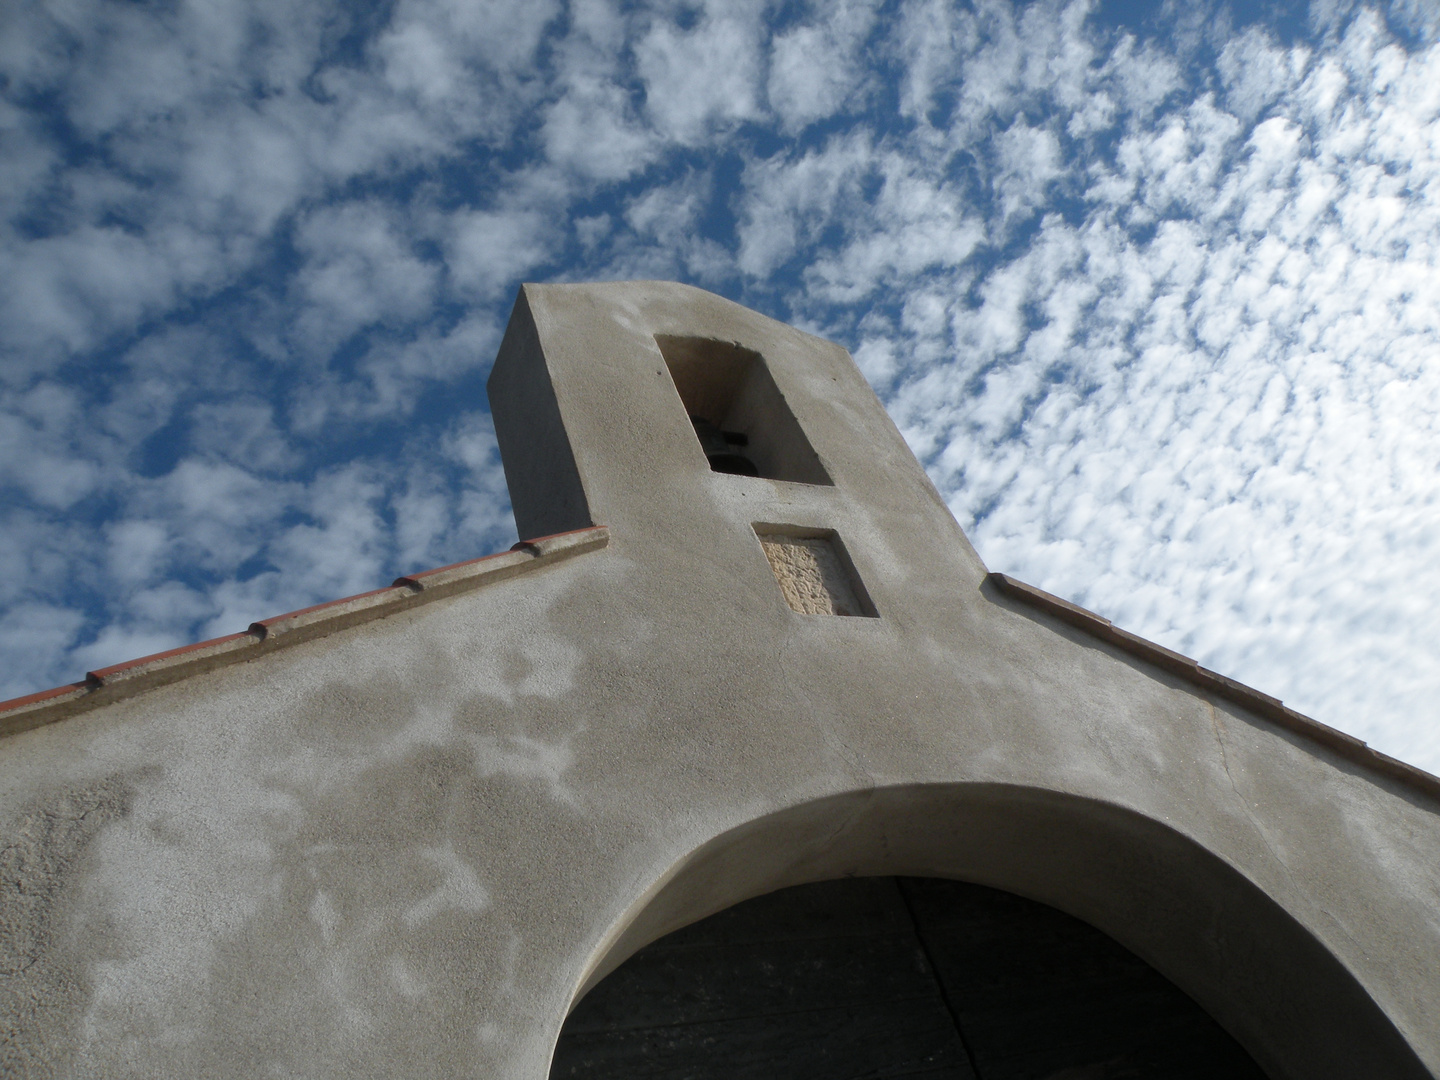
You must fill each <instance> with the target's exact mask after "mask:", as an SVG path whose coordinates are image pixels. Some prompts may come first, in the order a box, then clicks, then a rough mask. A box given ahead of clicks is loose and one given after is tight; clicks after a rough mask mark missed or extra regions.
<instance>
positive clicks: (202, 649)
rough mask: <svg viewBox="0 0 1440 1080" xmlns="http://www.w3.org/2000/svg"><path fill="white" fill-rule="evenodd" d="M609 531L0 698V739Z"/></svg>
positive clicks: (504, 574)
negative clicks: (63, 684) (58, 684)
mask: <svg viewBox="0 0 1440 1080" xmlns="http://www.w3.org/2000/svg"><path fill="white" fill-rule="evenodd" d="M609 543H610V530H609V529H607V528H606V527H605V526H603V525H595V526H591V527H589V528H585V529H576V530H574V531H572V532H564V533H556V534H554V535H552V536H541V537H537V538H535V539H533V540H522V541H520V542H519V543H518V544H516V545H515V546H514V547H512V548H511V549H510V550H509V551H502V552H499V553H498V554H494V555H484V556H481V557H480V558H478V559H469V560H466V561H465V562H458V563H452V564H451V565H449V566H441V567H437V568H435V569H433V570H421V571H418V572H416V573H414V574H407V575H405V576H404V577H399V578H396V579H395V582H394V584H392V585H390V586H389V587H388V588H384V589H375V590H374V591H372V592H367V593H360V594H358V595H356V596H346V597H341V598H340V599H339V600H331V601H329V602H327V603H324V604H316V605H314V606H313V607H308V608H302V609H300V610H299V611H292V612H288V613H287V614H284V615H276V616H274V617H272V618H269V619H262V620H260V621H258V622H253V623H251V624H250V626H249V627H248V628H247V629H246V630H243V631H241V632H240V633H238V634H228V635H226V636H224V637H218V638H211V639H209V640H208V641H198V642H195V643H194V644H193V645H182V646H180V647H179V648H177V649H168V650H166V651H165V652H158V653H153V654H151V655H150V656H142V657H140V658H139V659H137V660H128V661H126V662H124V663H120V664H114V665H111V666H110V667H105V668H98V669H96V670H95V671H89V672H86V673H85V678H84V680H83V681H82V682H77V683H70V684H68V685H66V686H57V687H55V688H53V689H50V690H41V691H38V692H37V693H33V694H25V695H23V696H21V697H17V698H11V699H10V700H9V701H0V739H3V738H6V737H7V736H10V735H18V734H19V733H20V732H22V731H30V730H32V729H33V728H37V727H43V726H45V725H46V724H51V723H54V722H55V721H57V720H63V719H65V718H67V717H70V716H74V715H75V714H77V713H81V712H89V711H90V710H92V709H97V708H100V707H102V706H105V705H109V704H111V703H112V702H117V701H123V700H124V699H126V698H129V697H133V696H135V695H136V694H140V693H144V692H145V691H147V690H151V689H153V688H155V687H158V686H167V685H169V684H170V683H174V682H179V681H180V680H181V679H186V678H189V677H190V676H192V675H199V674H202V673H203V672H206V671H213V670H215V669H216V668H221V667H229V666H230V665H232V664H240V663H245V662H246V661H249V660H254V659H257V658H258V657H261V656H265V655H268V654H269V653H272V652H274V651H275V650H277V649H283V648H288V647H289V646H291V645H298V644H300V643H301V642H305V641H311V640H313V639H315V638H319V637H325V636H327V635H329V634H333V633H335V632H337V631H339V630H344V629H347V628H348V627H351V626H358V625H360V624H362V623H367V622H372V621H374V620H375V619H383V618H385V617H386V616H388V615H394V614H397V613H398V612H401V611H408V610H410V609H411V608H414V607H419V606H421V605H422V604H427V603H429V602H431V601H433V600H442V599H444V598H446V597H450V596H456V595H458V594H460V593H465V592H470V591H472V590H474V589H478V588H480V587H481V586H484V585H491V584H494V583H496V582H500V581H504V580H506V579H508V578H512V577H518V576H519V575H521V574H524V573H528V572H529V571H531V570H534V569H538V568H540V567H542V566H549V565H551V564H553V563H557V562H563V561H565V560H566V559H569V558H571V557H573V556H576V555H582V554H584V553H586V552H588V551H598V550H600V549H601V548H604V547H607V546H609Z"/></svg>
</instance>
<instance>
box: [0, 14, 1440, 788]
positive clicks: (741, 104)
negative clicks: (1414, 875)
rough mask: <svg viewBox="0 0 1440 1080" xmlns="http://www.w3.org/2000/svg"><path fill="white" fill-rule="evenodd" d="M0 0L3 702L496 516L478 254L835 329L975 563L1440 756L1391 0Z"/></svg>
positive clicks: (488, 540) (455, 547) (1424, 358)
mask: <svg viewBox="0 0 1440 1080" xmlns="http://www.w3.org/2000/svg"><path fill="white" fill-rule="evenodd" d="M1135 7H1136V6H1135V5H1116V6H1114V7H1112V6H1111V5H1108V4H1105V3H1082V2H1073V3H1064V2H1047V0H1037V2H1034V3H1029V4H1023V5H1011V4H1009V3H1004V2H1000V0H988V2H987V0H982V2H977V3H972V4H960V3H946V2H939V0H886V2H883V3H878V2H877V3H866V2H860V0H845V2H840V3H834V4H825V5H814V6H810V5H806V4H803V3H785V4H778V3H764V2H760V0H753V2H752V0H738V2H737V0H730V2H726V3H656V4H651V5H636V4H623V5H621V4H612V3H607V2H603V0H572V2H569V3H562V2H560V0H555V2H551V3H546V2H543V0H541V2H537V0H522V2H512V0H489V2H485V0H424V2H422V0H397V2H395V3H391V4H381V5H373V6H366V7H363V8H362V7H361V6H359V5H347V4H328V3H321V2H315V3H305V2H301V3H294V2H285V3H279V2H272V0H253V2H251V3H247V4H240V3H228V4H227V3H212V4H184V3H178V4H171V5H165V6H160V7H149V6H137V5H131V4H120V3H96V2H92V0H74V2H72V3H68V4H64V5H58V4H39V3H26V2H24V0H20V2H17V3H12V4H8V5H5V7H4V9H3V12H0V20H3V23H0V72H3V75H0V77H3V90H4V99H3V103H0V205H3V210H4V225H3V232H0V280H3V281H4V282H5V288H4V289H3V290H0V349H3V362H0V385H3V388H4V401H3V411H0V485H3V486H0V492H3V494H0V530H3V536H0V604H3V613H0V656H3V658H4V659H3V667H0V694H19V693H23V692H26V691H29V690H32V689H36V688H39V687H41V686H45V685H50V684H53V683H56V682H60V681H67V680H69V679H73V678H75V677H76V676H78V674H79V672H80V671H82V670H84V669H85V668H86V667H93V666H96V665H99V664H104V663H108V662H114V661H117V660H121V659H125V658H127V657H130V656H135V655H139V654H141V653H145V652H149V651H153V650H155V649H159V648H164V647H167V646H171V645H175V644H179V643H182V642H184V641H186V640H190V639H194V638H196V637H199V636H205V635H210V634H215V633H223V632H229V631H232V630H234V629H237V628H239V627H240V626H243V625H245V624H246V623H247V622H248V621H250V620H251V619H254V618H258V617H263V616H266V615H270V614H274V613H276V612H279V611H282V610H288V609H292V608H296V607H300V606H302V605H304V604H307V603H312V602H316V601H319V600H323V599H327V598H330V597H334V596H338V595H342V594H344V593H348V592H355V591H360V590H363V589H366V588H370V587H373V586H375V585H376V584H377V583H380V582H383V581H385V580H388V579H389V578H390V577H392V576H394V575H396V574H399V573H403V572H406V571H409V570H413V569H416V568H418V567H422V566H425V565H435V564H439V563H443V562H447V561H451V560H454V559H460V558H465V557H467V556H472V555H478V554H483V553H485V552H487V551H491V550H496V549H498V548H500V547H503V546H505V545H506V544H508V543H509V542H511V540H513V536H512V534H511V528H512V526H511V524H510V521H509V517H508V507H507V505H506V502H505V491H504V483H503V478H502V477H501V474H500V471H499V462H498V458H497V455H496V451H495V443H494V438H493V435H492V434H491V430H490V426H489V418H488V416H487V414H486V412H485V403H484V394H483V381H484V376H485V374H486V370H487V368H488V365H489V363H490V361H491V360H492V359H493V357H494V351H495V348H496V346H497V344H498V340H499V333H500V330H501V328H502V326H503V320H504V318H505V315H506V313H507V311H508V306H509V303H510V301H511V300H512V298H513V295H514V291H515V287H516V285H517V284H518V282H519V281H520V280H523V279H527V278H528V279H538V280H581V279H598V278H623V277H639V276H650V277H667V278H679V279H682V280H687V281H692V282H694V283H696V284H698V285H701V286H703V287H706V288H710V289H713V290H716V291H719V292H721V293H724V294H726V295H728V296H731V297H733V298H735V299H737V300H739V301H741V302H743V303H746V304H749V305H751V306H755V307H758V308H760V309H762V310H765V311H767V312H769V313H771V314H773V315H775V316H776V317H778V318H782V319H786V320H788V321H792V322H796V323H799V324H801V325H803V326H805V327H807V328H810V329H813V330H815V331H816V332H818V333H822V334H825V335H827V336H831V337H834V338H836V339H838V340H841V341H843V342H844V343H846V344H847V345H848V346H849V347H850V348H851V349H852V351H853V352H854V353H855V355H856V358H857V360H858V361H859V363H860V364H861V366H862V368H863V370H864V371H865V373H866V375H867V377H868V378H869V379H870V381H871V383H872V384H873V385H874V386H875V388H876V390H877V392H879V393H880V395H881V397H882V398H883V399H884V400H885V402H886V405H887V406H888V407H889V409H890V411H891V414H892V415H893V416H894V417H895V419H896V422H897V423H898V424H899V425H900V427H901V429H902V431H903V432H904V433H905V435H906V437H907V439H908V440H909V441H910V444H911V445H912V447H913V448H914V449H915V451H916V453H917V454H918V455H919V456H920V457H921V459H922V461H924V463H925V465H926V467H927V469H928V470H929V471H930V474H931V476H932V477H933V478H934V480H935V482H936V483H937V485H938V486H939V487H940V489H941V491H942V492H943V494H944V495H945V497H946V498H947V500H948V501H949V503H950V505H951V507H952V508H953V509H954V511H955V513H956V515H957V516H958V517H959V519H960V521H961V523H962V524H963V525H964V526H965V527H966V528H967V530H968V531H969V532H970V535H971V536H972V538H973V539H974V540H975V542H976V544H977V546H978V547H979V549H980V551H981V553H982V555H983V556H984V557H985V559H986V560H987V562H988V563H989V564H990V565H991V566H992V567H994V568H996V569H1002V570H1006V571H1009V572H1013V573H1015V574H1017V575H1019V576H1021V577H1023V578H1026V579H1028V580H1031V581H1033V582H1035V583H1036V584H1039V585H1041V586H1042V587H1044V588H1047V589H1050V590H1052V591H1055V592H1058V593H1060V594H1062V595H1065V596H1068V597H1070V598H1073V599H1075V600H1077V601H1078V602H1080V603H1083V604H1086V605H1088V606H1090V607H1093V608H1095V609H1097V610H1099V611H1101V612H1103V613H1104V614H1106V615H1108V616H1109V617H1111V618H1112V619H1114V620H1115V621H1117V622H1119V623H1120V624H1122V625H1124V626H1127V627H1129V628H1131V629H1134V630H1136V631H1137V632H1139V633H1142V634H1145V635H1147V636H1149V637H1152V638H1155V639H1157V640H1159V641H1161V642H1163V643H1165V644H1167V645H1170V646H1172V647H1174V648H1177V649H1180V650H1182V651H1185V652H1188V653H1190V654H1192V655H1194V656H1196V657H1198V658H1199V659H1200V660H1201V661H1202V662H1204V663H1206V664H1207V665H1209V666H1211V667H1215V668H1218V669H1220V670H1222V671H1225V672H1226V673H1229V674H1232V675H1234V676H1236V677H1238V678H1240V679H1243V680H1245V681H1247V682H1250V683H1253V684H1255V685H1257V686H1259V687H1260V688H1261V689H1264V690H1266V691H1268V692H1270V693H1273V694H1276V695H1278V696H1282V697H1284V698H1285V699H1286V700H1287V701H1288V702H1290V703H1291V704H1293V705H1295V706H1296V707H1297V708H1300V709H1302V710H1304V711H1307V712H1310V713H1312V714H1313V715H1315V716H1317V717H1319V718H1321V719H1323V720H1325V721H1327V722H1329V723H1332V724H1334V725H1336V726H1338V727H1341V728H1344V729H1345V730H1348V731H1351V732H1353V733H1355V734H1357V735H1359V736H1361V737H1362V738H1366V739H1368V740H1370V741H1371V742H1373V743H1375V744H1377V745H1378V746H1379V747H1380V748H1382V749H1385V750H1387V751H1389V752H1391V753H1395V754H1398V755H1400V756H1402V757H1405V758H1408V759H1409V760H1411V761H1414V762H1416V763H1417V764H1420V765H1422V766H1425V767H1428V768H1430V769H1432V770H1436V769H1440V614H1437V613H1440V567H1437V561H1440V560H1437V559H1436V558H1435V554H1436V552H1437V550H1440V439H1437V431H1436V427H1437V418H1440V362H1437V356H1440V352H1437V349H1440V272H1437V270H1440V45H1437V43H1436V42H1437V26H1436V24H1435V20H1434V18H1433V17H1432V16H1430V15H1429V13H1428V11H1427V10H1426V8H1425V6H1424V5H1421V4H1418V3H1408V2H1405V3H1397V4H1395V5H1392V6H1367V5H1363V4H1356V3H1346V2H1343V0H1327V2H1317V3H1315V4H1313V5H1312V6H1311V7H1310V8H1305V7H1304V6H1303V5H1292V6H1291V7H1288V8H1287V7H1283V6H1282V7H1281V8H1280V9H1278V13H1277V10H1276V9H1274V7H1273V5H1267V12H1268V14H1266V15H1264V16H1263V17H1261V16H1257V15H1254V14H1252V13H1250V12H1248V11H1247V10H1246V9H1244V8H1243V7H1236V8H1233V9H1232V8H1228V7H1224V6H1207V5H1205V4H1203V3H1201V4H1187V5H1169V6H1166V7H1163V8H1160V7H1156V8H1154V9H1151V8H1150V7H1149V6H1148V5H1139V8H1140V9H1141V15H1140V17H1139V19H1138V21H1137V20H1135V19H1128V18H1127V16H1126V12H1127V11H1129V10H1131V9H1133V8H1135Z"/></svg>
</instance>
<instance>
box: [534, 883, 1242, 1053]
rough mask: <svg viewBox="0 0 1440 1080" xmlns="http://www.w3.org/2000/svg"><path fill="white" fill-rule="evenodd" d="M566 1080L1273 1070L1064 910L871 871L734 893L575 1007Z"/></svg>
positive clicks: (562, 1044)
mask: <svg viewBox="0 0 1440 1080" xmlns="http://www.w3.org/2000/svg"><path fill="white" fill-rule="evenodd" d="M550 1075H551V1077H552V1080H602V1078H604V1080H620V1078H625V1080H652V1078H653V1080H661V1078H664V1080H712V1078H713V1080H722V1078H723V1080H751V1078H754V1080H860V1078H861V1077H874V1078H879V1077H885V1078H899V1077H913V1078H919V1077H925V1078H927V1080H942V1078H943V1080H977V1078H978V1080H1020V1078H1022V1077H1024V1078H1034V1080H1040V1078H1044V1080H1102V1078H1104V1080H1111V1078H1116V1080H1118V1078H1121V1077H1125V1078H1137V1080H1139V1078H1144V1080H1161V1078H1165V1080H1168V1078H1177V1080H1178V1078H1182V1077H1183V1078H1191V1077H1193V1078H1196V1080H1199V1078H1202V1077H1203V1078H1205V1080H1215V1078H1221V1077H1223V1078H1225V1080H1251V1078H1253V1080H1263V1077H1264V1074H1263V1073H1262V1072H1261V1071H1260V1070H1259V1068H1257V1067H1256V1065H1255V1064H1254V1062H1253V1061H1252V1060H1251V1059H1250V1058H1249V1056H1248V1055H1246V1053H1245V1051H1244V1050H1242V1049H1241V1048H1240V1046H1239V1045H1238V1044H1237V1043H1236V1042H1235V1041H1234V1040H1233V1039H1232V1038H1230V1036H1229V1035H1227V1034H1226V1033H1225V1031H1224V1030H1222V1029H1221V1028H1220V1027H1219V1025H1217V1024H1216V1023H1215V1022H1214V1021H1213V1020H1211V1019H1210V1017H1209V1016H1208V1015H1206V1014H1205V1013H1204V1012H1203V1011H1202V1010H1201V1009H1200V1008H1199V1006H1197V1005H1196V1004H1195V1003H1194V1002H1193V1001H1192V1000H1190V998H1188V997H1187V996H1186V995H1185V994H1183V993H1182V992H1181V991H1180V990H1178V989H1177V988H1176V987H1175V986H1174V985H1173V984H1172V983H1170V982H1169V981H1168V980H1166V979H1165V978H1164V977H1163V976H1161V975H1160V974H1159V973H1158V972H1156V971H1155V970H1154V969H1153V968H1151V967H1150V966H1149V965H1147V964H1146V963H1145V962H1144V961H1142V960H1140V959H1139V958H1138V957H1136V956H1135V955H1133V954H1132V953H1130V952H1129V951H1127V950H1126V949H1124V948H1122V947H1121V946H1120V945H1118V944H1116V943H1115V942H1114V941H1113V940H1111V939H1110V938H1108V937H1106V936H1105V935H1104V934H1102V933H1100V932H1099V931H1098V930H1095V929H1094V928H1092V927H1090V926H1088V925H1087V924H1085V923H1083V922H1080V921H1079V920H1078V919H1073V918H1071V917H1070V916H1068V915H1065V914H1063V913H1061V912H1059V911H1056V910H1055V909H1054V908H1050V907H1046V906H1045V905H1043V904H1037V903H1035V902H1033V901H1030V900H1025V899H1022V898H1021V897H1018V896H1014V895H1011V894H1010V893H1004V892H999V891H997V890H995V889H987V888H983V887H981V886H978V885H967V884H963V883H961V882H956V881H939V880H932V879H925V878H856V879H847V880H844V881H828V882H822V883H819V884H815V885H801V886H798V887H796V888H792V889H783V890H781V891H779V892H775V893H771V894H770V895H768V896H761V897H757V898H756V899H754V900H750V901H747V902H745V903H743V904H737V905H736V906H735V907H733V908H730V909H729V910H727V911H722V912H720V913H719V914H718V915H714V916H712V917H710V918H708V919H705V920H703V921H701V922H698V923H695V924H694V925H692V926H687V927H685V928H684V929H682V930H678V931H676V932H675V933H673V934H670V935H669V936H667V937H664V938H661V939H660V940H659V941H656V942H654V943H653V944H651V945H649V946H647V947H646V948H644V949H642V950H641V951H640V952H638V953H636V954H635V955H634V956H633V957H631V958H630V959H629V960H628V961H626V962H625V963H624V964H623V965H621V966H620V967H619V968H617V969H616V970H615V971H614V972H612V973H611V974H610V975H609V976H608V977H607V978H606V979H604V980H603V981H602V982H601V983H599V984H598V985H597V986H596V987H595V988H594V989H593V990H592V991H591V992H590V993H589V994H588V995H586V997H585V998H584V999H583V1000H582V1001H581V1002H580V1003H579V1004H578V1005H577V1006H576V1007H575V1010H574V1012H572V1013H571V1014H570V1018H569V1019H568V1020H567V1021H566V1023H565V1028H564V1030H563V1031H562V1032H561V1035H560V1041H559V1044H558V1045H557V1046H556V1049H555V1060H554V1065H553V1067H552V1069H551V1073H550Z"/></svg>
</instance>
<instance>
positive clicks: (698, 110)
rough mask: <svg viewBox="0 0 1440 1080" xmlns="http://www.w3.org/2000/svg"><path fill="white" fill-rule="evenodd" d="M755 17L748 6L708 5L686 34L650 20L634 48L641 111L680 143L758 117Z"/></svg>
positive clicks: (666, 22) (664, 22) (667, 23)
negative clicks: (640, 86) (641, 87)
mask: <svg viewBox="0 0 1440 1080" xmlns="http://www.w3.org/2000/svg"><path fill="white" fill-rule="evenodd" d="M758 16H759V12H758V11H756V10H755V9H754V6H753V5H751V4H736V3H726V4H719V3H717V4H714V5H712V6H710V7H709V8H708V9H707V10H706V11H705V13H704V14H703V15H702V16H701V17H700V18H699V21H698V23H697V24H696V25H695V26H694V27H693V28H691V29H689V30H683V29H681V28H680V27H679V26H677V25H676V24H675V23H673V22H671V21H669V20H667V19H664V18H659V19H656V20H655V21H654V22H653V23H652V25H651V26H650V29H649V31H648V32H647V33H646V34H645V36H644V37H642V38H641V39H640V40H639V41H638V42H637V43H636V44H635V46H634V49H635V59H636V64H637V67H638V69H639V73H640V77H641V79H642V80H643V81H644V84H645V110H646V112H647V113H648V114H649V116H650V117H651V119H652V120H653V121H654V123H655V126H656V127H657V128H659V129H660V131H662V132H663V133H664V134H665V135H666V136H668V137H669V138H672V139H675V140H677V141H678V142H681V143H687V144H693V143H697V142H699V141H700V140H701V139H702V138H703V137H704V136H705V135H707V134H708V133H709V132H711V131H713V130H714V129H716V128H717V127H718V128H721V129H724V128H725V127H727V126H729V125H731V124H734V123H736V122H738V121H741V120H749V119H754V118H757V117H758V116H759V92H760V78H761V62H760V37H761V27H760V23H759V18H758Z"/></svg>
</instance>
